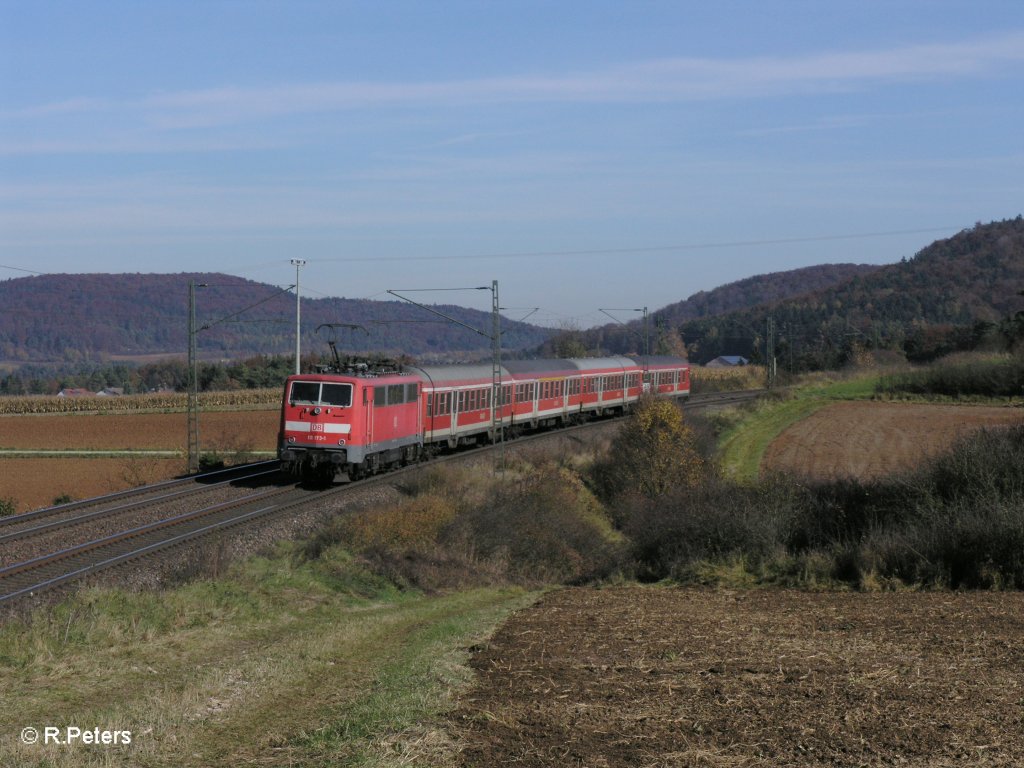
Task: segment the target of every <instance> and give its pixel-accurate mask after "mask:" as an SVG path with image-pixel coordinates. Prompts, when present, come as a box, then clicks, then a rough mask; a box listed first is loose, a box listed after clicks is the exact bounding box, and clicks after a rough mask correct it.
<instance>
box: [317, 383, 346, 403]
mask: <svg viewBox="0 0 1024 768" xmlns="http://www.w3.org/2000/svg"><path fill="white" fill-rule="evenodd" d="M320 402H321V403H323V404H324V405H338V406H341V407H342V408H348V407H349V406H351V405H352V385H351V384H328V383H327V382H324V388H323V392H322V393H321V394H320Z"/></svg>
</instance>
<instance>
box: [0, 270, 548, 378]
mask: <svg viewBox="0 0 1024 768" xmlns="http://www.w3.org/2000/svg"><path fill="white" fill-rule="evenodd" d="M190 280H195V281H196V282H197V283H205V284H206V287H201V288H197V290H196V306H197V311H196V321H197V322H196V324H197V327H199V328H200V329H202V330H200V331H199V333H198V335H197V341H198V347H199V352H200V357H201V358H203V359H219V358H230V359H240V358H243V357H247V356H253V355H272V354H287V353H288V352H289V351H290V350H294V348H295V295H294V293H292V292H290V291H282V290H281V289H280V288H278V287H276V286H272V285H266V284H263V283H257V282H254V281H251V280H246V279H244V278H241V277H235V276H232V275H224V274H216V273H204V274H176V275H154V274H118V275H111V274H85V275H42V276H38V277H24V278H17V279H13V280H7V281H4V282H0V306H2V307H3V312H2V314H0V360H6V361H16V362H28V361H32V362H79V361H83V360H90V361H102V360H108V359H111V358H120V357H125V356H128V357H136V358H145V357H146V356H151V355H159V354H178V355H185V354H186V351H187V349H188V286H189V281H190ZM438 309H440V310H441V311H443V312H445V313H446V314H448V315H450V316H452V317H454V318H456V319H458V320H460V321H461V322H464V323H466V324H467V325H470V326H473V327H474V328H480V329H482V330H483V331H485V332H489V330H490V324H491V317H490V314H489V313H487V312H481V311H477V310H473V309H465V308H462V307H455V306H449V305H439V306H438ZM324 323H353V324H358V325H360V326H362V329H350V330H346V329H339V330H337V331H335V338H336V340H337V342H338V345H339V347H340V348H343V349H345V350H350V351H367V352H370V351H372V352H380V353H384V354H394V355H398V354H410V355H415V356H417V357H420V358H421V359H425V360H429V359H432V358H434V359H442V358H447V359H458V358H460V357H467V358H474V357H479V356H481V355H486V354H488V350H489V345H490V341H489V340H488V339H487V338H485V337H483V336H481V335H478V334H475V333H473V332H472V331H469V330H466V329H464V328H460V327H458V326H456V325H453V324H451V323H448V322H445V321H444V320H441V319H440V318H437V317H435V316H433V315H431V314H430V313H428V312H426V311H425V310H423V309H420V308H418V307H415V306H413V305H411V304H407V303H404V302H400V301H397V300H396V301H368V300H363V299H345V298H322V299H314V298H303V299H302V328H303V334H302V335H303V339H302V346H303V351H304V352H309V351H319V352H321V353H323V354H327V352H328V349H327V344H326V342H327V339H328V338H329V337H330V331H328V330H327V329H323V330H322V331H321V332H320V333H319V334H317V333H316V328H317V327H318V326H320V325H321V324H324ZM206 326H208V327H206ZM364 329H365V330H364ZM502 330H503V332H504V333H503V337H502V341H503V344H504V345H505V348H506V349H508V350H515V349H522V348H528V347H536V346H537V345H538V344H540V343H541V342H542V341H543V340H544V339H545V338H546V337H547V336H548V335H549V333H550V331H548V330H546V329H543V328H538V327H536V326H532V325H529V324H526V323H516V322H512V321H507V320H506V321H504V322H503V323H502Z"/></svg>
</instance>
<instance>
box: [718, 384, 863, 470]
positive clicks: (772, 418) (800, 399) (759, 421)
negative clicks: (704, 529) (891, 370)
mask: <svg viewBox="0 0 1024 768" xmlns="http://www.w3.org/2000/svg"><path fill="white" fill-rule="evenodd" d="M876 380H877V379H876V377H874V376H872V377H861V378H855V379H847V380H843V381H836V382H830V383H827V384H824V385H820V384H817V385H814V386H809V387H806V388H803V389H798V390H796V391H795V392H794V393H793V395H792V396H791V397H789V398H787V399H782V400H766V401H761V402H759V403H758V405H757V406H756V407H755V408H754V409H753V410H752V411H750V413H749V414H748V415H747V416H746V417H745V418H743V419H742V420H740V421H739V422H738V423H737V424H735V425H734V426H733V427H731V428H730V429H729V430H727V431H726V432H725V433H724V434H723V435H722V436H721V438H720V440H719V455H720V458H721V462H722V468H723V470H724V471H725V472H726V474H727V475H729V476H730V477H733V478H734V479H736V480H739V481H740V482H752V481H754V480H756V479H757V478H758V476H759V475H760V472H761V460H762V459H763V458H764V453H765V451H766V450H768V446H769V445H771V443H772V441H773V440H775V438H777V437H778V436H779V435H780V434H782V433H783V432H784V431H785V430H786V428H787V427H790V426H792V425H793V424H795V423H796V422H798V421H800V420H801V419H805V418H807V417H808V416H810V415H811V414H813V413H814V412H815V411H817V410H819V409H821V408H824V407H825V406H826V405H828V404H829V403H832V402H836V401H838V400H864V399H868V398H870V397H872V396H873V394H874V391H875V382H876Z"/></svg>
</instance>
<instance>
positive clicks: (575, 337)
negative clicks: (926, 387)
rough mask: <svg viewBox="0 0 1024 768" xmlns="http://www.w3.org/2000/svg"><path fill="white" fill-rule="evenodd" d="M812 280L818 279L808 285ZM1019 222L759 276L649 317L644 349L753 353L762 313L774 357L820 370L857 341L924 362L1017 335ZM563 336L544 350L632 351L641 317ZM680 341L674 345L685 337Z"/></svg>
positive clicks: (1023, 285) (1023, 273) (694, 356)
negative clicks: (866, 257) (896, 256)
mask: <svg viewBox="0 0 1024 768" xmlns="http://www.w3.org/2000/svg"><path fill="white" fill-rule="evenodd" d="M812 280H817V281H819V282H820V283H822V285H819V286H817V287H809V285H810V282H811V281H812ZM1022 290H1024V219H1022V217H1020V216H1018V217H1017V218H1015V219H1009V220H1005V221H998V222H993V223H990V224H978V225H976V226H974V227H973V228H971V229H967V230H964V231H962V232H960V233H958V234H956V235H954V236H953V237H950V238H948V239H944V240H938V241H936V242H934V243H932V244H931V245H929V246H927V247H925V248H923V249H922V250H921V251H919V252H918V253H917V254H916V255H914V256H913V257H912V258H907V259H903V260H901V261H900V262H899V263H896V264H891V265H887V266H882V267H873V268H872V267H865V266H864V265H842V264H840V265H824V266H822V267H817V268H810V269H807V270H794V271H793V272H782V273H776V274H772V275H760V276H757V277H754V278H749V279H747V280H741V281H738V282H736V283H731V284H729V285H726V286H722V287H721V288H717V289H715V290H714V291H710V292H707V293H699V294H695V295H694V296H692V297H690V298H689V299H687V300H686V301H685V302H680V303H679V304H675V305H670V306H668V307H665V308H664V309H660V310H657V311H655V312H653V313H652V314H651V317H650V320H649V323H650V336H651V345H652V347H651V348H652V351H657V352H673V351H680V350H683V349H685V351H686V353H687V354H688V355H689V357H690V360H691V361H693V362H697V363H703V362H707V361H709V360H711V359H713V358H715V357H717V356H719V355H743V356H746V357H748V358H751V359H753V360H756V361H762V360H763V359H764V355H765V349H766V338H767V327H768V321H769V318H771V320H772V322H773V323H774V339H775V354H776V359H777V360H778V361H779V364H780V365H783V366H787V367H788V366H792V367H793V368H795V369H812V368H830V367H835V366H838V365H842V364H844V363H845V362H847V361H849V360H850V359H851V358H852V357H853V356H854V355H856V354H857V353H858V352H859V351H861V350H891V351H893V352H896V353H898V354H899V355H905V356H906V357H908V358H909V359H911V360H928V359H932V358H934V357H937V356H939V355H941V354H946V353H949V352H954V351H958V350H966V349H977V348H992V349H1006V348H1015V347H1016V346H1018V345H1019V344H1020V340H1021V339H1022V338H1024V334H1022V332H1021V328H1020V327H1019V326H1020V325H1022V324H1024V320H1022V318H1024V315H1021V314H1019V313H1021V312H1022V310H1024V298H1022V297H1021V293H1020V292H1021V291H1022ZM627 327H628V328H629V332H624V329H623V328H622V327H621V326H615V325H608V326H605V327H603V328H598V329H591V330H588V331H583V332H578V333H565V334H561V336H559V337H556V338H555V339H553V340H552V341H549V342H548V346H549V347H557V346H558V345H559V344H560V343H561V344H563V345H570V346H571V345H575V346H576V347H579V348H582V349H586V350H588V351H592V350H595V349H602V350H604V351H607V352H615V353H622V352H630V351H637V350H639V349H641V348H642V344H643V326H642V322H641V321H640V320H631V321H630V322H629V323H628V324H627ZM684 345H685V346H684Z"/></svg>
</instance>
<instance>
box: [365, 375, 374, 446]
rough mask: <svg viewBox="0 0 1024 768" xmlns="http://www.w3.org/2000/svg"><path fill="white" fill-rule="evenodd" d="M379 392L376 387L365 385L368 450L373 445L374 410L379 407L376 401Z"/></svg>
mask: <svg viewBox="0 0 1024 768" xmlns="http://www.w3.org/2000/svg"><path fill="white" fill-rule="evenodd" d="M376 394H377V392H376V389H375V388H374V387H363V414H365V415H364V418H365V419H366V424H365V434H366V451H367V452H369V451H370V446H371V445H373V412H374V410H375V409H376V407H377V403H376V402H375V395H376Z"/></svg>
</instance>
